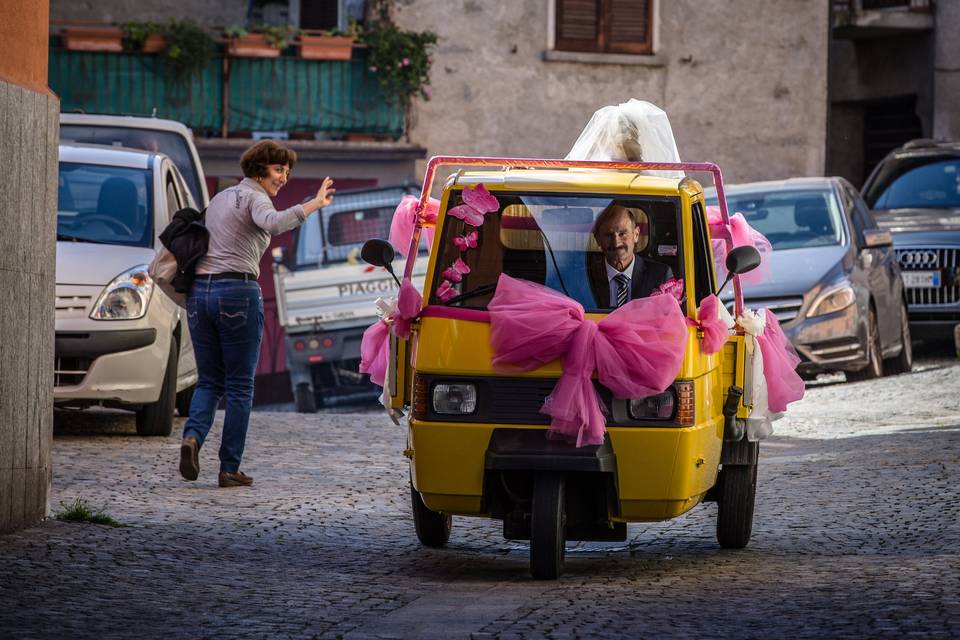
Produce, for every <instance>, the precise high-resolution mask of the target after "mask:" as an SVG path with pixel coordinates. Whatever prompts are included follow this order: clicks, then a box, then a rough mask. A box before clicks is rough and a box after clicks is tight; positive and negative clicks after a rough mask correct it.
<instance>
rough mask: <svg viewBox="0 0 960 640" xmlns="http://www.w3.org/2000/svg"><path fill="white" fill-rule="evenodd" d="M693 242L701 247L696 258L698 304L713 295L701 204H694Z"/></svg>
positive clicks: (711, 269)
mask: <svg viewBox="0 0 960 640" xmlns="http://www.w3.org/2000/svg"><path fill="white" fill-rule="evenodd" d="M693 241H694V243H695V244H696V245H697V246H698V247H700V250H698V251H697V252H696V255H695V257H694V260H695V262H694V264H695V268H696V270H697V271H696V276H697V304H698V305H699V304H700V301H701V300H703V299H704V298H706V297H707V296H708V295H710V294H712V293H713V288H714V287H715V286H717V285H716V284H715V283H714V276H713V262H712V261H711V260H710V240H709V236H708V235H707V224H706V221H705V220H704V217H703V207H702V206H701V205H700V203H699V202H695V203H694V204H693Z"/></svg>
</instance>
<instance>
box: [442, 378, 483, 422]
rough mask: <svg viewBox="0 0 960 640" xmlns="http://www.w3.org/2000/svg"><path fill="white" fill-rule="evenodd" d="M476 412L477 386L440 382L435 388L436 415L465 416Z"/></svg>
mask: <svg viewBox="0 0 960 640" xmlns="http://www.w3.org/2000/svg"><path fill="white" fill-rule="evenodd" d="M476 410H477V387H476V385H472V384H463V383H447V382H440V383H437V384H436V385H435V386H434V387H433V411H434V413H438V414H447V415H465V414H468V413H473V412H474V411H476Z"/></svg>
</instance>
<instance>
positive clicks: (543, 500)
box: [530, 473, 566, 580]
mask: <svg viewBox="0 0 960 640" xmlns="http://www.w3.org/2000/svg"><path fill="white" fill-rule="evenodd" d="M564 489H565V487H564V482H563V476H562V475H560V474H558V473H541V474H538V475H537V477H536V478H535V480H534V483H533V513H532V514H531V516H530V574H531V575H533V577H534V578H535V579H537V580H556V579H557V578H559V577H560V574H561V573H562V572H563V559H564V556H565V555H566V554H565V542H566V536H565V535H564V534H565V529H566V511H565V509H564V495H565V490H564Z"/></svg>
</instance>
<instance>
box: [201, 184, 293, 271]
mask: <svg viewBox="0 0 960 640" xmlns="http://www.w3.org/2000/svg"><path fill="white" fill-rule="evenodd" d="M306 219H307V214H306V213H305V212H304V211H303V206H302V205H299V204H298V205H294V206H292V207H290V208H289V209H284V210H283V211H277V210H276V209H275V208H274V207H273V203H271V202H270V196H268V195H267V192H266V190H264V188H263V187H261V186H260V185H259V184H257V181H256V180H253V179H252V178H244V179H243V181H241V182H240V183H239V184H237V185H236V186H233V187H230V188H229V189H224V190H223V191H221V192H220V193H218V194H217V195H215V196H214V197H213V199H212V200H211V201H210V205H209V206H208V207H207V216H206V225H207V229H208V230H209V231H210V245H209V247H208V249H207V255H206V256H205V257H204V258H203V259H202V260H201V261H200V262H199V263H198V264H197V271H196V273H197V275H198V276H199V275H205V274H210V273H224V272H228V271H240V272H243V273H252V274H253V275H255V276H258V277H259V275H260V258H261V257H263V252H264V251H266V250H267V246H269V244H270V236H275V235H277V234H280V233H283V232H284V231H289V230H290V229H294V228H296V227H298V226H300V224H301V223H303V221H304V220H306Z"/></svg>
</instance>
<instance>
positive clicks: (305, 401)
mask: <svg viewBox="0 0 960 640" xmlns="http://www.w3.org/2000/svg"><path fill="white" fill-rule="evenodd" d="M293 400H294V402H295V403H296V405H297V413H316V412H317V398H316V396H315V395H314V393H313V388H312V387H311V386H310V383H308V382H301V383H300V384H298V385H297V386H296V387H295V388H294V390H293Z"/></svg>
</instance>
